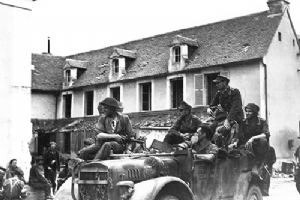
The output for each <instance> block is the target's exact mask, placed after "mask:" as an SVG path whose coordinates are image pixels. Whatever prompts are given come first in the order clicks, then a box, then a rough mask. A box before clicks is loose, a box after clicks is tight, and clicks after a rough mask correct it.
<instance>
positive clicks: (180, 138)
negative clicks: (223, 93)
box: [164, 101, 202, 148]
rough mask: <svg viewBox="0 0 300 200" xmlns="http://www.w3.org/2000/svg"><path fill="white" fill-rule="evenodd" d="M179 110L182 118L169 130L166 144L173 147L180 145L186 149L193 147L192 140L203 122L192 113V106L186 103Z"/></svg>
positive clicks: (165, 139) (165, 140)
mask: <svg viewBox="0 0 300 200" xmlns="http://www.w3.org/2000/svg"><path fill="white" fill-rule="evenodd" d="M178 110H179V111H180V114H181V116H180V117H179V119H178V120H177V121H176V122H175V124H174V125H173V126H172V127H171V128H170V129H169V131H168V134H167V135H166V136H165V138H164V142H166V143H168V144H171V145H175V144H180V145H182V148H186V147H189V146H190V145H191V142H190V139H191V137H192V136H193V135H194V134H196V133H197V130H198V129H199V128H200V126H201V124H202V122H201V120H200V119H199V118H198V117H197V116H195V115H193V114H192V113H191V110H192V106H190V105H189V104H188V103H186V102H185V101H183V102H182V103H181V104H180V105H179V107H178Z"/></svg>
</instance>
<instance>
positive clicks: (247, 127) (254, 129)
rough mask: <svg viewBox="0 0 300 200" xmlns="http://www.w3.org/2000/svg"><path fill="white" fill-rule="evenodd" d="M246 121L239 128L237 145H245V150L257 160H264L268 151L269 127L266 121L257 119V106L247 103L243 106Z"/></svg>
mask: <svg viewBox="0 0 300 200" xmlns="http://www.w3.org/2000/svg"><path fill="white" fill-rule="evenodd" d="M245 112H246V119H244V120H243V122H242V124H241V128H240V134H241V135H240V136H239V137H240V141H239V145H245V147H246V149H247V150H249V151H250V152H251V153H253V154H254V156H255V157H256V158H257V159H258V160H262V159H264V157H265V155H266V153H267V151H268V149H269V137H270V132H269V127H268V124H267V122H266V120H264V119H262V118H260V117H258V112H259V106H257V105H256V104H254V103H249V104H248V105H247V106H245Z"/></svg>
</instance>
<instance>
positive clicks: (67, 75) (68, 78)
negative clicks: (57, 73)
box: [65, 69, 71, 83]
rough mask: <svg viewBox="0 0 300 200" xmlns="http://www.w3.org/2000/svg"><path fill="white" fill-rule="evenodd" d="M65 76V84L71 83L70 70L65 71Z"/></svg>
mask: <svg viewBox="0 0 300 200" xmlns="http://www.w3.org/2000/svg"><path fill="white" fill-rule="evenodd" d="M65 76H66V81H67V83H70V82H71V70H69V69H68V70H66V71H65Z"/></svg>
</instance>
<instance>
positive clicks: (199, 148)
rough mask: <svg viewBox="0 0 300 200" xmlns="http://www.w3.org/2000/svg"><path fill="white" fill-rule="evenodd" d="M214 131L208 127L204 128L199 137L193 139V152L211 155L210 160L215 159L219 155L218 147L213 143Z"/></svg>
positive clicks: (200, 130)
mask: <svg viewBox="0 0 300 200" xmlns="http://www.w3.org/2000/svg"><path fill="white" fill-rule="evenodd" d="M212 136H213V132H212V130H211V129H210V128H209V127H208V126H202V127H201V128H200V129H199V133H198V135H197V136H193V137H192V146H193V150H194V151H195V152H196V153H198V154H211V158H210V159H212V160H213V159H214V158H215V157H216V154H217V153H218V150H219V148H218V147H217V145H215V144H212V143H211V139H212Z"/></svg>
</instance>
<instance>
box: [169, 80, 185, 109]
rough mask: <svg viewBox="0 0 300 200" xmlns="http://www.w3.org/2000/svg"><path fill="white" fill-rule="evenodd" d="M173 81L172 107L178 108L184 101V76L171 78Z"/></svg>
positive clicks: (171, 81)
mask: <svg viewBox="0 0 300 200" xmlns="http://www.w3.org/2000/svg"><path fill="white" fill-rule="evenodd" d="M170 83H171V108H177V107H178V106H179V104H180V103H181V102H182V101H183V78H182V77H180V78H175V79H171V80H170Z"/></svg>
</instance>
